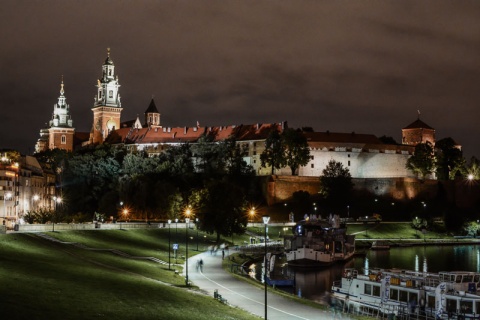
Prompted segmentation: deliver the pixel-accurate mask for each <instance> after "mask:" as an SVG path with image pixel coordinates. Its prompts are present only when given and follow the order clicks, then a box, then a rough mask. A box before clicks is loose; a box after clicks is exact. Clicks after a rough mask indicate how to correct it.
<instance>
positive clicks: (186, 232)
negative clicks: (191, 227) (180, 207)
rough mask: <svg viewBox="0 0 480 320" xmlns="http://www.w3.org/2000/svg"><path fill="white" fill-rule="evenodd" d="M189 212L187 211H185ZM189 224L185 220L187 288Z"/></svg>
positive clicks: (187, 219) (186, 278)
mask: <svg viewBox="0 0 480 320" xmlns="http://www.w3.org/2000/svg"><path fill="white" fill-rule="evenodd" d="M187 211H189V210H187ZM189 222H190V219H189V218H185V241H186V244H185V250H186V254H185V274H186V276H185V284H186V285H187V286H188V223H189Z"/></svg>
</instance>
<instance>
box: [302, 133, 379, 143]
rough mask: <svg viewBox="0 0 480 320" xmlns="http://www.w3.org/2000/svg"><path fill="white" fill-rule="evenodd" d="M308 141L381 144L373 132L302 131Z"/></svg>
mask: <svg viewBox="0 0 480 320" xmlns="http://www.w3.org/2000/svg"><path fill="white" fill-rule="evenodd" d="M304 134H305V137H306V138H307V141H308V143H309V144H310V143H311V142H331V143H363V144H365V143H368V144H383V143H382V141H380V139H378V138H377V137H376V136H374V135H373V134H358V133H355V132H352V133H337V132H328V131H327V132H306V133H304Z"/></svg>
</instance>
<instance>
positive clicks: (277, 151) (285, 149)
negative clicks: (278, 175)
mask: <svg viewBox="0 0 480 320" xmlns="http://www.w3.org/2000/svg"><path fill="white" fill-rule="evenodd" d="M260 161H261V162H262V167H264V168H266V167H267V166H270V167H271V168H272V174H274V170H275V169H281V168H284V167H287V166H288V167H290V170H291V171H292V175H295V174H297V170H298V167H300V166H304V165H306V164H307V163H308V162H309V161H310V148H309V147H308V142H307V138H306V137H305V135H304V134H303V133H302V131H301V130H295V129H293V128H288V129H285V130H283V132H282V133H280V132H279V131H278V130H276V129H275V130H272V131H270V134H269V135H268V137H267V139H266V140H265V150H264V151H263V152H262V154H261V155H260Z"/></svg>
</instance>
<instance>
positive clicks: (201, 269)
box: [200, 259, 203, 272]
mask: <svg viewBox="0 0 480 320" xmlns="http://www.w3.org/2000/svg"><path fill="white" fill-rule="evenodd" d="M200 272H203V259H200Z"/></svg>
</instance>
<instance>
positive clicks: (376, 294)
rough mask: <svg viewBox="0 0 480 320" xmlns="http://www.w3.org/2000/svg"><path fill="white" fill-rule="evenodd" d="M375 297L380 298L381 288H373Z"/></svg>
mask: <svg viewBox="0 0 480 320" xmlns="http://www.w3.org/2000/svg"><path fill="white" fill-rule="evenodd" d="M373 295H374V296H375V297H380V286H373Z"/></svg>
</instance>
